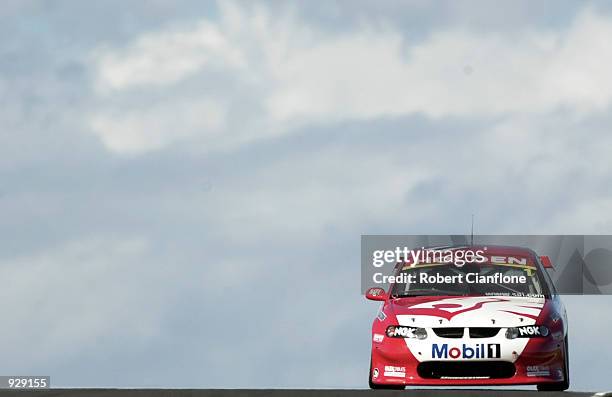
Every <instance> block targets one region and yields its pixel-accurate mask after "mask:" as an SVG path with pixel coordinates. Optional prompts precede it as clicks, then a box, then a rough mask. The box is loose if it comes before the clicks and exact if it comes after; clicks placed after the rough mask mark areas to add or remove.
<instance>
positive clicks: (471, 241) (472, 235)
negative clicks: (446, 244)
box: [470, 214, 474, 245]
mask: <svg viewBox="0 0 612 397" xmlns="http://www.w3.org/2000/svg"><path fill="white" fill-rule="evenodd" d="M470 245H474V214H472V233H471V234H470Z"/></svg>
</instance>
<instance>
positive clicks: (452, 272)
mask: <svg viewBox="0 0 612 397" xmlns="http://www.w3.org/2000/svg"><path fill="white" fill-rule="evenodd" d="M397 275H399V276H400V278H399V280H401V282H396V283H395V284H394V286H393V289H392V296H394V297H403V296H423V295H425V296H429V295H445V296H447V295H450V296H455V295H457V296H480V295H485V296H493V295H495V296H497V295H503V296H549V294H550V293H549V291H548V290H547V288H546V286H545V284H544V283H543V280H542V278H541V276H540V275H538V271H537V269H535V268H533V267H527V266H503V265H497V264H495V265H493V264H467V265H465V266H461V267H459V266H455V265H453V264H428V265H424V266H415V267H405V268H404V269H402V270H400V272H399V273H398V274H397Z"/></svg>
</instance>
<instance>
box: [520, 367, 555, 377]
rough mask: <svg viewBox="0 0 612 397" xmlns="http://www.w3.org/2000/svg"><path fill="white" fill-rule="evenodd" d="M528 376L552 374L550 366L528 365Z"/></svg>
mask: <svg viewBox="0 0 612 397" xmlns="http://www.w3.org/2000/svg"><path fill="white" fill-rule="evenodd" d="M526 369H527V376H550V368H549V367H548V366H546V365H528V366H527V368H526Z"/></svg>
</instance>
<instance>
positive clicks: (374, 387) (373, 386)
mask: <svg viewBox="0 0 612 397" xmlns="http://www.w3.org/2000/svg"><path fill="white" fill-rule="evenodd" d="M368 386H370V389H372V390H404V389H405V388H406V386H404V385H377V384H375V383H373V382H372V361H371V360H370V371H369V373H368Z"/></svg>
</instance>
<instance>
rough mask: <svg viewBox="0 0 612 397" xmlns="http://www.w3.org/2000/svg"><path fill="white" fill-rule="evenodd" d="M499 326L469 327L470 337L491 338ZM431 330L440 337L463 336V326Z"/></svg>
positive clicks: (497, 331) (496, 332)
mask: <svg viewBox="0 0 612 397" xmlns="http://www.w3.org/2000/svg"><path fill="white" fill-rule="evenodd" d="M499 330H500V328H493V327H470V328H468V333H469V335H470V338H492V337H494V336H495V335H497V334H498V333H499ZM433 332H434V333H435V334H436V335H437V336H439V337H440V338H463V334H464V328H454V327H449V328H433Z"/></svg>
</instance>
